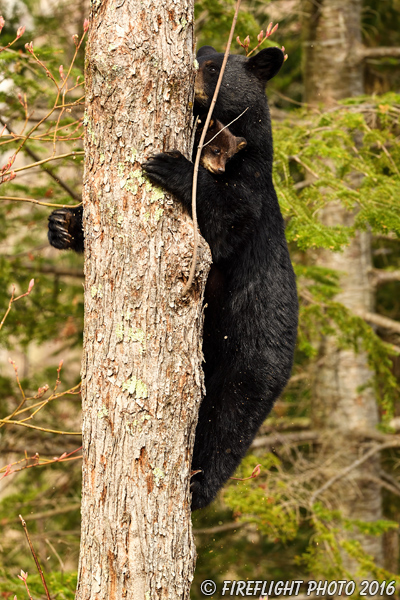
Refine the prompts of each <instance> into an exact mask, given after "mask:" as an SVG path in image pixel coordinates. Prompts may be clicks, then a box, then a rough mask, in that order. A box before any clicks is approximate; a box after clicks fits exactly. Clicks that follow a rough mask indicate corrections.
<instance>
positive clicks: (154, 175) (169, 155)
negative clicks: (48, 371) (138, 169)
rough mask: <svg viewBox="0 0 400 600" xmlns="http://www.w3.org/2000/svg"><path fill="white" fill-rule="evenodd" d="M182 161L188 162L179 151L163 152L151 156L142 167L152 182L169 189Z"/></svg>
mask: <svg viewBox="0 0 400 600" xmlns="http://www.w3.org/2000/svg"><path fill="white" fill-rule="evenodd" d="M181 159H183V160H186V159H185V158H184V156H183V155H182V154H181V153H180V152H178V150H172V151H171V152H162V153H160V154H155V155H154V156H150V158H149V159H148V160H147V162H145V163H144V165H142V169H143V170H144V171H145V172H146V174H147V175H148V177H149V179H150V181H152V182H153V183H155V184H156V185H161V186H162V187H165V188H166V189H169V186H168V184H169V183H170V182H171V179H172V178H173V176H174V174H175V173H176V169H177V167H178V163H179V162H180V160H181Z"/></svg>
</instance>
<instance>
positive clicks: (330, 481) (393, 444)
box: [310, 439, 400, 507]
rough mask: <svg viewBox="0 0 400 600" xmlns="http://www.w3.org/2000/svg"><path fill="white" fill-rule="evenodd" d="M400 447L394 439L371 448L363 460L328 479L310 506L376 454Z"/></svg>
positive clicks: (316, 492)
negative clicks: (337, 482)
mask: <svg viewBox="0 0 400 600" xmlns="http://www.w3.org/2000/svg"><path fill="white" fill-rule="evenodd" d="M399 447H400V440H399V439H393V440H392V441H391V442H387V443H386V444H381V445H380V446H374V448H371V450H369V451H368V452H366V453H365V454H364V455H363V456H361V458H359V459H357V460H355V461H354V462H352V463H351V465H349V466H348V467H346V468H345V469H342V470H341V471H339V473H337V474H336V475H335V476H334V477H331V478H330V479H328V481H326V482H325V483H324V485H322V486H321V487H320V488H318V489H317V490H315V492H314V493H313V494H312V496H311V498H310V506H311V507H312V506H313V504H314V502H315V500H316V498H317V497H318V496H320V495H321V494H322V493H323V492H325V491H326V490H327V489H328V488H330V487H331V486H332V485H333V484H334V483H335V482H336V481H338V480H339V479H342V478H343V477H346V475H348V474H349V473H350V472H351V471H353V470H354V469H356V468H357V467H359V466H360V465H362V464H363V463H365V461H367V460H368V459H369V458H371V456H374V454H378V453H379V452H381V451H382V450H386V448H399Z"/></svg>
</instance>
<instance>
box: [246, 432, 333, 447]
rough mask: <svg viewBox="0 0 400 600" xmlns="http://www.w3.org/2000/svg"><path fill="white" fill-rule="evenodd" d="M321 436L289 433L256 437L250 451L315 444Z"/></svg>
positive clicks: (318, 434)
mask: <svg viewBox="0 0 400 600" xmlns="http://www.w3.org/2000/svg"><path fill="white" fill-rule="evenodd" d="M320 437H321V435H320V433H318V432H317V431H295V432H289V433H273V434H271V435H263V436H260V437H257V438H256V439H255V440H254V441H253V443H252V444H251V449H252V450H255V449H256V448H266V447H270V448H271V447H272V448H273V447H274V446H287V445H291V444H296V445H297V444H300V445H301V444H307V443H309V442H317V441H318V440H319V439H320Z"/></svg>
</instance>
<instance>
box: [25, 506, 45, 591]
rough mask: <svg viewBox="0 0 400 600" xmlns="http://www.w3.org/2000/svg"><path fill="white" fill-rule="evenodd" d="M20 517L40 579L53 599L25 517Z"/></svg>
mask: <svg viewBox="0 0 400 600" xmlns="http://www.w3.org/2000/svg"><path fill="white" fill-rule="evenodd" d="M19 518H20V519H21V523H22V527H23V528H24V531H25V535H26V539H27V540H28V544H29V548H30V549H31V553H32V556H33V560H34V561H35V564H36V568H37V570H38V572H39V575H40V579H41V580H42V583H43V587H44V591H45V592H46V597H47V600H51V597H50V594H49V590H48V587H47V584H46V580H45V578H44V575H43V571H42V567H41V566H40V563H39V561H38V558H37V556H36V552H35V549H34V547H33V545H32V542H31V539H30V537H29V533H28V528H27V526H26V523H25V521H24V519H23V518H22V517H21V515H19Z"/></svg>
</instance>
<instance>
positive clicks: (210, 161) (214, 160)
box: [194, 120, 247, 175]
mask: <svg viewBox="0 0 400 600" xmlns="http://www.w3.org/2000/svg"><path fill="white" fill-rule="evenodd" d="M201 133H202V128H201V127H199V126H198V127H197V129H196V135H195V147H194V153H195V152H196V151H197V146H198V143H199V141H200V136H201ZM203 145H204V148H203V149H202V151H201V158H200V164H201V165H202V166H203V167H204V168H205V169H207V170H208V171H210V173H214V174H215V175H220V174H221V173H225V167H226V163H227V162H228V160H230V159H231V158H232V156H234V154H236V153H237V152H240V150H243V148H245V147H246V145H247V142H246V140H245V139H244V138H242V137H239V138H238V137H236V136H235V135H233V134H232V133H231V132H230V130H229V129H228V127H224V126H223V125H222V123H221V122H220V121H217V120H215V121H211V122H210V125H209V127H208V130H207V133H206V135H205V138H204V142H203Z"/></svg>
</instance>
